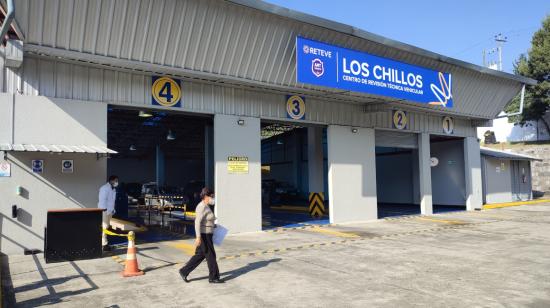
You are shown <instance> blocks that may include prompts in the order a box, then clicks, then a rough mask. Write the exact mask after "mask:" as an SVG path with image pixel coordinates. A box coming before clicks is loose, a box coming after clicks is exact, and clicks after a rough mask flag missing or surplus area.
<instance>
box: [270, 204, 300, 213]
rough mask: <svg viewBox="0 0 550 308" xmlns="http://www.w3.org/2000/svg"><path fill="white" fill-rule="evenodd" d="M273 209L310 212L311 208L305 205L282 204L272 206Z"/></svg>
mask: <svg viewBox="0 0 550 308" xmlns="http://www.w3.org/2000/svg"><path fill="white" fill-rule="evenodd" d="M271 209H272V210H280V211H285V210H286V211H296V212H304V213H309V209H308V208H307V207H305V206H292V205H281V206H272V207H271Z"/></svg>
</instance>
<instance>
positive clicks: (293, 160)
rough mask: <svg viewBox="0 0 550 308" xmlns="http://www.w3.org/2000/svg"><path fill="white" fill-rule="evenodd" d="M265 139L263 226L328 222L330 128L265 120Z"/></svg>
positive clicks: (263, 157)
mask: <svg viewBox="0 0 550 308" xmlns="http://www.w3.org/2000/svg"><path fill="white" fill-rule="evenodd" d="M261 138H262V154H261V155H262V225H263V228H264V229H270V228H275V227H293V226H301V225H306V224H328V223H329V212H328V195H327V191H328V187H327V170H328V168H327V158H326V153H327V150H326V149H327V137H326V129H325V128H323V127H319V126H307V127H306V126H296V125H291V124H283V123H276V122H262V125H261Z"/></svg>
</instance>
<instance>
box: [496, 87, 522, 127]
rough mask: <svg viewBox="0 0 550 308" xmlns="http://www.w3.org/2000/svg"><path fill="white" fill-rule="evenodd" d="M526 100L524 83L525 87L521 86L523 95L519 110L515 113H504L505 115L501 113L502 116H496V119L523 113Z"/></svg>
mask: <svg viewBox="0 0 550 308" xmlns="http://www.w3.org/2000/svg"><path fill="white" fill-rule="evenodd" d="M524 100H525V84H523V87H522V88H521V96H520V99H519V111H518V112H514V113H507V114H503V115H500V116H498V117H496V118H495V119H501V118H508V117H513V116H517V115H520V114H522V113H523V103H524Z"/></svg>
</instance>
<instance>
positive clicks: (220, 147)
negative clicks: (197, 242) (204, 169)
mask: <svg viewBox="0 0 550 308" xmlns="http://www.w3.org/2000/svg"><path fill="white" fill-rule="evenodd" d="M239 119H242V120H244V125H242V126H240V125H238V124H237V121H238V120H239ZM260 147H261V143H260V119H259V118H250V117H237V116H227V115H219V114H218V115H216V116H215V117H214V160H215V175H214V179H215V192H216V203H217V205H216V216H217V217H218V222H219V223H220V224H222V225H224V226H226V227H227V228H228V229H229V231H230V232H231V233H238V232H249V231H259V230H261V229H262V208H261V205H262V196H261V180H262V175H261V157H260V156H261V155H260V152H261V151H260ZM229 156H246V157H248V163H249V172H248V174H230V173H229V172H228V170H227V158H228V157H229Z"/></svg>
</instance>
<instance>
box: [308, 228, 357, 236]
mask: <svg viewBox="0 0 550 308" xmlns="http://www.w3.org/2000/svg"><path fill="white" fill-rule="evenodd" d="M305 230H307V231H311V232H317V233H323V234H328V235H334V236H338V237H360V236H359V235H357V234H353V233H347V232H340V231H334V230H329V229H326V228H321V227H317V226H315V227H312V228H309V229H305Z"/></svg>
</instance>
